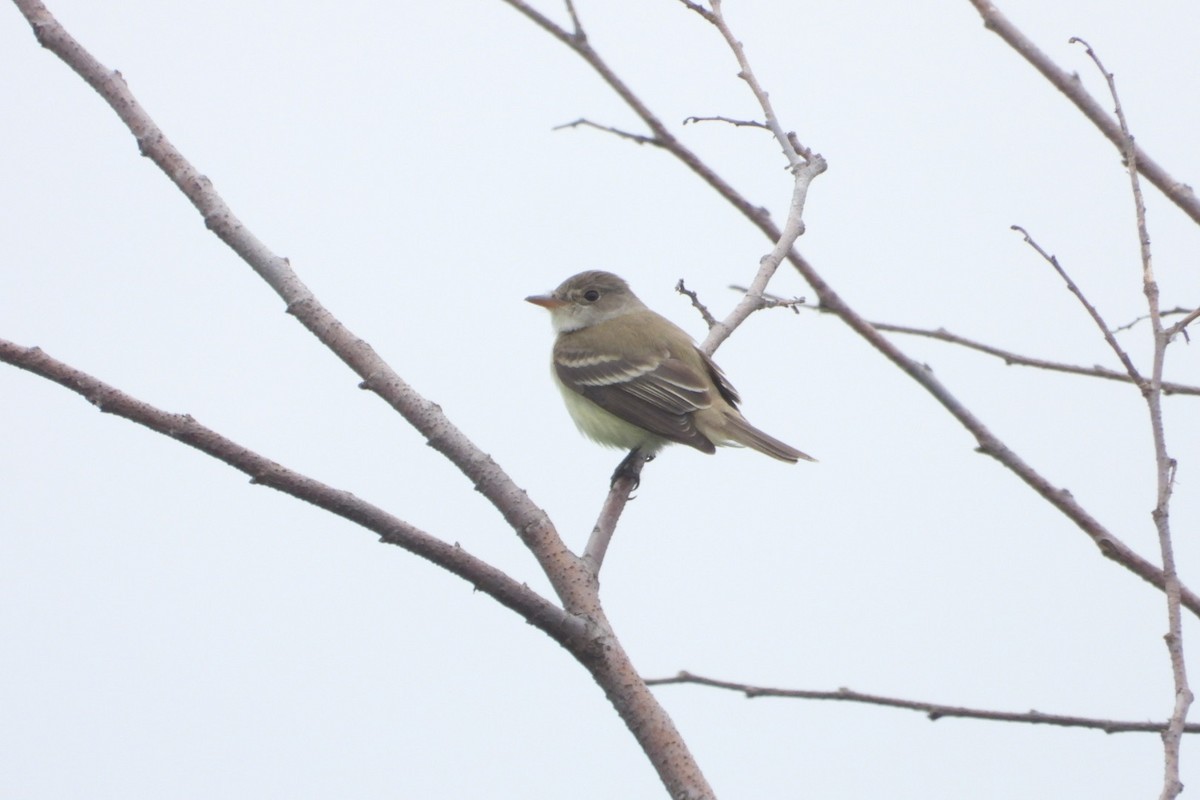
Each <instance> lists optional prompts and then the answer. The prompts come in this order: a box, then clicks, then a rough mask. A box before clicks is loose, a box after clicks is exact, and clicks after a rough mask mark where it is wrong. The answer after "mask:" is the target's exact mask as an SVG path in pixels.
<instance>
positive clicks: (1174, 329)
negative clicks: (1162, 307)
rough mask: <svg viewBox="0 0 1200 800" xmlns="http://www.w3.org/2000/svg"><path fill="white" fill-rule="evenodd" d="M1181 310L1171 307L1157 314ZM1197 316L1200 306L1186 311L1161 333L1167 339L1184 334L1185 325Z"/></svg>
mask: <svg viewBox="0 0 1200 800" xmlns="http://www.w3.org/2000/svg"><path fill="white" fill-rule="evenodd" d="M1181 311H1182V309H1172V310H1171V311H1163V312H1161V313H1160V314H1159V317H1160V318H1162V317H1165V316H1166V315H1168V314H1178V313H1180V312H1181ZM1197 318H1200V308H1193V309H1192V310H1191V311H1188V312H1187V314H1186V315H1185V316H1184V318H1183V319H1181V320H1179V322H1176V323H1175V324H1174V325H1172V326H1171V327H1169V328H1167V329H1166V330H1165V331H1164V332H1163V334H1164V335H1165V336H1166V337H1167V338H1168V339H1174V338H1175V337H1176V336H1178V335H1179V334H1181V333H1182V334H1184V335H1185V336H1186V335H1187V326H1188V325H1191V324H1192V323H1193V322H1195V321H1196V319H1197ZM1164 388H1165V387H1164ZM1168 394H1169V393H1168Z"/></svg>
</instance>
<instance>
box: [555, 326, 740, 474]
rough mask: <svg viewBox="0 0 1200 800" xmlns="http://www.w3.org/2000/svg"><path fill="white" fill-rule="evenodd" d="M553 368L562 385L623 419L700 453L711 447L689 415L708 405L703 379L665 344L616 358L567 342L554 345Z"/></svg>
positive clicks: (709, 401) (615, 356) (707, 450)
mask: <svg viewBox="0 0 1200 800" xmlns="http://www.w3.org/2000/svg"><path fill="white" fill-rule="evenodd" d="M554 369H555V371H556V372H557V374H558V378H559V380H561V381H562V382H563V383H564V384H565V385H566V386H567V387H569V388H570V389H572V390H573V391H575V392H577V393H579V394H581V395H583V396H584V397H586V398H587V399H588V400H591V401H592V402H593V403H595V404H596V405H598V406H600V407H601V408H603V409H604V410H605V411H607V412H609V413H610V414H613V415H614V416H617V417H619V418H621V419H623V420H625V421H626V422H628V423H631V424H633V425H636V426H638V427H639V428H642V429H644V430H647V431H650V432H651V433H653V434H656V435H658V436H661V437H663V438H664V439H669V440H670V441H673V442H679V443H681V444H686V445H691V446H692V447H695V448H697V449H698V450H703V451H704V452H706V453H711V452H713V451H714V450H715V449H716V448H715V447H714V446H713V443H712V442H711V441H709V440H708V438H707V437H705V436H704V434H702V433H700V431H699V430H697V429H696V425H695V422H694V421H693V419H692V412H694V411H698V410H700V409H704V408H708V407H709V406H711V405H712V396H711V393H710V392H709V390H708V385H709V384H708V381H706V380H705V379H704V376H703V375H699V374H697V373H696V371H695V370H694V369H693V368H692V367H690V366H688V365H687V364H686V363H684V362H683V361H681V360H679V359H677V358H674V357H672V356H671V353H670V351H669V350H668V349H667V348H665V347H664V348H662V349H661V350H656V351H643V352H641V353H638V354H637V355H633V356H620V355H611V354H603V355H598V354H596V353H595V352H594V351H592V350H584V349H575V348H572V347H570V346H569V345H568V346H564V347H559V348H557V349H556V351H555V357H554ZM718 385H720V384H718ZM722 388H723V387H722Z"/></svg>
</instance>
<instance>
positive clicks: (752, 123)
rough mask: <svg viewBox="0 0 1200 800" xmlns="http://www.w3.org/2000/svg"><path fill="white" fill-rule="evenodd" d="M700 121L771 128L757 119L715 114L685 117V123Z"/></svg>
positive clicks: (743, 126)
mask: <svg viewBox="0 0 1200 800" xmlns="http://www.w3.org/2000/svg"><path fill="white" fill-rule="evenodd" d="M698 122H724V123H726V124H728V125H732V126H734V127H735V128H762V129H763V130H765V131H769V130H771V128H770V126H768V125H767V124H766V123H765V122H759V121H758V120H756V119H733V118H732V117H722V116H715V117H695V116H693V117H685V118H684V120H683V124H684V125H694V124H696V123H698Z"/></svg>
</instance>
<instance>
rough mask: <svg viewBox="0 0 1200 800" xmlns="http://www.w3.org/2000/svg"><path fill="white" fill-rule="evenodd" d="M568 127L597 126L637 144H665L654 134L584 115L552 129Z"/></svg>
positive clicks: (558, 129) (597, 128)
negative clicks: (622, 128) (604, 122)
mask: <svg viewBox="0 0 1200 800" xmlns="http://www.w3.org/2000/svg"><path fill="white" fill-rule="evenodd" d="M567 128H595V129H596V130H598V131H604V132H605V133H611V134H612V135H613V136H618V137H620V138H622V139H627V140H629V141H631V142H634V143H635V144H649V145H654V146H655V147H662V146H663V143H662V142H661V141H659V139H657V138H656V137H654V136H646V135H645V134H641V133H634V132H632V131H626V130H621V129H620V128H614V127H613V126H611V125H601V124H600V123H598V122H592V121H591V120H590V119H585V118H583V117H580V118H579V119H577V120H574V121H573V122H564V123H562V124H561V125H555V126H554V127H553V128H551V129H550V130H552V131H561V130H566V129H567Z"/></svg>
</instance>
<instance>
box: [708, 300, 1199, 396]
mask: <svg viewBox="0 0 1200 800" xmlns="http://www.w3.org/2000/svg"><path fill="white" fill-rule="evenodd" d="M729 288H730V289H733V290H734V291H737V292H745V291H746V289H745V287H742V286H738V285H736V284H734V285H733V286H730V287H729ZM763 301H764V302H766V303H767V304H768V307H774V306H782V307H787V308H791V309H792V310H794V311H796V312H797V313H799V312H800V311H801V310H805V311H815V312H817V313H820V314H832V313H833V312H832V311H830V310H829V309H828V308H825V307H823V306H820V305H809V304H807V303H805V302H804V301H803V299H798V300H786V299H784V298H782V297H779V296H778V295H773V294H770V293H767V294H764V295H763ZM1184 311H1186V309H1179V310H1176V311H1173V312H1172V313H1183V312H1184ZM1130 324H1132V323H1130ZM871 326H872V327H873V328H875V329H876V330H878V331H883V332H885V333H900V334H903V335H905V336H919V337H921V338H924V339H934V340H936V341H939V342H945V343H947V344H954V345H958V346H960V347H965V348H967V349H968V350H975V351H976V352H979V353H984V354H986V355H989V356H994V357H996V358H998V359H1000V360H1001V361H1003V362H1004V363H1005V364H1007V365H1008V366H1019V367H1032V368H1034V369H1044V370H1047V371H1048V372H1065V373H1067V374H1068V375H1082V376H1085V377H1088V378H1101V379H1103V380H1108V381H1117V382H1120V383H1133V379H1132V378H1130V377H1129V373H1127V372H1120V371H1117V370H1115V369H1109V368H1108V367H1102V366H1100V365H1098V364H1097V365H1095V366H1091V367H1084V366H1080V365H1078V364H1067V363H1065V362H1062V361H1050V360H1048V359H1044V358H1036V357H1034V356H1027V355H1023V354H1021V353H1015V352H1013V351H1011V350H1004V349H1002V348H1000V347H996V346H994V345H990V344H985V343H984V342H980V341H976V340H975V339H970V338H968V337H966V336H960V335H959V334H957V333H953V332H951V331H948V330H946V329H945V328H918V327H915V326H912V325H897V324H895V323H891V322H878V321H876V320H872V321H871ZM1125 327H1128V325H1127V326H1125ZM1114 330H1120V329H1119V328H1115V329H1114ZM1162 390H1163V394H1167V395H1173V394H1180V395H1193V396H1200V386H1192V385H1190V384H1186V383H1175V382H1173V381H1163V382H1162Z"/></svg>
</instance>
